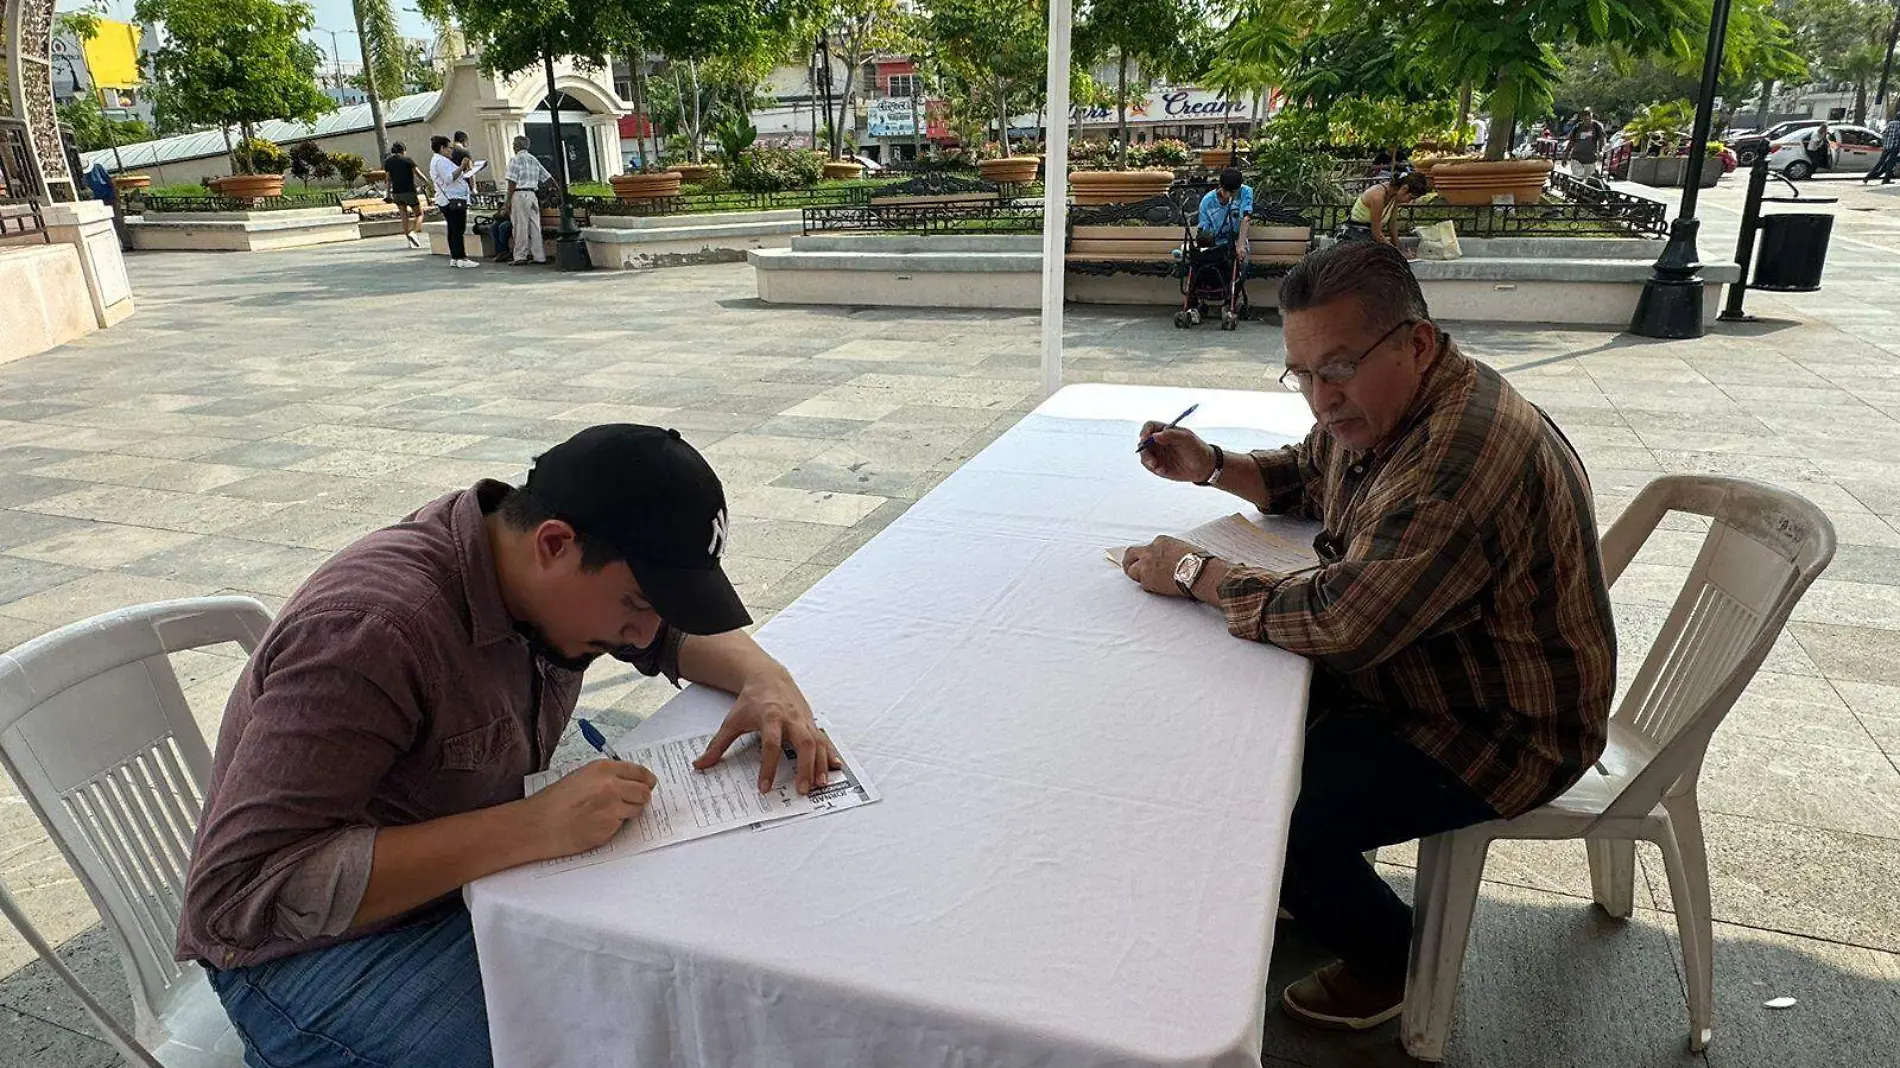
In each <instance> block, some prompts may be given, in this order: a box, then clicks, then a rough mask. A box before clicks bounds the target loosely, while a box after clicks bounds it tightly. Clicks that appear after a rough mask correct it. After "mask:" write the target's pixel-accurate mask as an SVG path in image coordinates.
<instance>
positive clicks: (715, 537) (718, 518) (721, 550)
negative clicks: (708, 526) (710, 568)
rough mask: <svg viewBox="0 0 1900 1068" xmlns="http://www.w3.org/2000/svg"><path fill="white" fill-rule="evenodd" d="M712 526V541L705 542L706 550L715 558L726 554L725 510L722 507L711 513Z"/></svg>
mask: <svg viewBox="0 0 1900 1068" xmlns="http://www.w3.org/2000/svg"><path fill="white" fill-rule="evenodd" d="M712 527H713V531H712V541H710V542H707V543H706V551H707V552H708V553H711V554H712V557H713V559H715V560H717V559H718V558H720V557H722V556H724V555H726V510H725V509H724V508H721V509H719V510H718V511H717V512H714V513H713V524H712Z"/></svg>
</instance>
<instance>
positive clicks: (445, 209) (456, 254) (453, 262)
mask: <svg viewBox="0 0 1900 1068" xmlns="http://www.w3.org/2000/svg"><path fill="white" fill-rule="evenodd" d="M450 145H451V143H450V141H449V139H448V138H446V137H443V136H441V135H440V134H438V135H436V136H435V137H431V138H429V148H430V149H431V150H433V151H434V152H435V156H434V158H432V159H431V160H429V181H430V182H432V183H433V184H434V185H435V202H436V204H437V205H438V206H439V207H441V209H442V220H443V221H444V222H446V223H448V224H449V266H451V267H480V266H481V264H479V263H476V262H475V261H474V260H471V259H469V258H468V248H467V246H466V245H465V244H464V240H463V239H464V235H465V234H466V233H467V232H468V175H469V167H470V161H469V160H468V159H466V158H465V159H463V160H462V162H460V163H457V162H455V161H454V160H453V159H451V158H450V156H449V151H450Z"/></svg>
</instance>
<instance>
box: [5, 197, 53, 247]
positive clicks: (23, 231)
mask: <svg viewBox="0 0 1900 1068" xmlns="http://www.w3.org/2000/svg"><path fill="white" fill-rule="evenodd" d="M34 234H38V235H39V239H40V241H42V242H45V243H49V244H50V243H51V242H52V240H53V238H52V235H50V234H48V233H47V232H46V218H45V216H43V215H41V214H40V202H39V199H38V198H37V197H13V198H0V241H4V242H6V243H7V244H13V245H17V244H22V243H25V241H26V239H27V238H29V237H30V236H31V235H34Z"/></svg>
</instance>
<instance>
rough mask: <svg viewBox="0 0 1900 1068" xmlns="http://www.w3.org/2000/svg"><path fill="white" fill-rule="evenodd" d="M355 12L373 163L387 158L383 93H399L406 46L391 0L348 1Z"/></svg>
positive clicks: (387, 135)
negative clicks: (373, 135) (373, 133)
mask: <svg viewBox="0 0 1900 1068" xmlns="http://www.w3.org/2000/svg"><path fill="white" fill-rule="evenodd" d="M350 7H351V8H352V9H353V10H354V13H355V15H356V39H357V40H358V41H360V42H362V45H363V91H364V93H365V94H367V95H368V96H369V117H370V121H371V122H373V123H374V124H375V125H376V165H377V166H378V167H380V166H382V161H383V160H385V159H387V158H388V157H389V130H388V129H387V128H385V127H384V126H383V96H384V94H386V93H394V92H400V91H401V89H402V84H403V56H404V54H405V48H406V46H405V45H404V43H403V39H402V30H401V29H400V28H399V27H398V26H397V25H396V8H395V6H394V5H393V4H392V3H391V2H390V0H350Z"/></svg>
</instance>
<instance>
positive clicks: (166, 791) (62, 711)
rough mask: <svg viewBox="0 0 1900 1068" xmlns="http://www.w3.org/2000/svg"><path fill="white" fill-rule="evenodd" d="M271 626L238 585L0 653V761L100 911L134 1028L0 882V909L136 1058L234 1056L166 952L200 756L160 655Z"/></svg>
mask: <svg viewBox="0 0 1900 1068" xmlns="http://www.w3.org/2000/svg"><path fill="white" fill-rule="evenodd" d="M269 626H270V613H269V612H267V611H266V610H265V608H264V606H263V605H261V604H259V603H257V602H256V601H254V600H251V599H250V598H248V597H206V598H199V599H193V600H183V601H166V602H162V603H159V604H149V605H141V606H139V607H137V608H126V609H121V610H119V611H116V612H109V613H106V614H104V615H100V616H94V617H93V618H91V619H88V620H84V621H82V622H79V623H73V624H70V625H68V626H65V627H62V628H60V629H59V630H56V631H54V632H52V633H51V634H47V635H45V636H43V637H40V638H36V639H34V640H32V641H30V642H27V643H26V644H25V645H22V646H20V647H18V648H16V649H14V650H13V651H12V652H9V653H6V654H4V655H0V765H4V766H5V767H6V770H7V773H8V774H9V775H11V776H12V777H13V781H14V782H15V783H17V784H18V785H19V788H20V792H21V793H22V794H24V795H25V796H26V800H27V803H28V804H30V805H32V806H33V812H34V814H35V815H37V816H38V817H39V818H40V822H41V823H42V824H44V825H45V826H46V830H47V833H48V835H49V836H51V838H52V839H53V841H54V842H55V843H56V844H58V846H59V849H60V852H61V853H63V854H65V856H66V861H67V863H69V864H71V865H72V868H73V871H74V872H75V873H77V874H78V876H79V881H80V882H81V883H82V884H83V885H84V886H85V888H86V894H87V896H88V897H90V898H92V903H93V906H94V907H95V908H97V909H98V910H99V915H100V916H101V917H102V918H103V919H104V920H105V926H106V930H107V931H108V932H109V933H110V934H111V936H112V939H113V942H114V944H115V946H116V947H117V949H118V950H119V956H120V959H121V961H122V962H123V963H124V965H125V976H126V982H127V985H128V986H130V987H131V991H132V1005H133V1008H134V1011H135V1013H136V1016H137V1019H136V1020H135V1021H134V1024H133V1027H132V1029H131V1030H130V1031H128V1029H127V1028H126V1027H125V1025H124V1024H123V1023H122V1022H120V1021H119V1020H116V1019H114V1018H113V1017H112V1015H111V1013H109V1012H107V1011H106V1009H105V1008H104V1007H103V1006H102V1005H100V1004H99V1002H98V1000H97V999H96V998H94V997H93V996H92V994H91V993H90V992H88V991H87V990H86V989H85V988H84V987H83V986H81V985H80V983H79V980H78V979H77V978H76V977H75V976H74V975H73V973H72V972H71V970H69V969H68V968H67V967H66V966H65V964H63V963H62V962H61V961H60V960H59V958H58V957H56V956H54V955H53V951H52V947H50V946H48V945H47V944H46V941H45V939H43V938H42V937H40V934H39V932H38V931H36V930H35V929H34V928H33V926H32V924H31V923H29V922H28V920H27V918H26V916H25V914H24V913H22V912H21V910H20V908H19V906H18V905H17V903H16V902H15V901H14V900H13V898H12V897H11V895H9V894H7V892H6V888H5V887H4V886H0V912H4V913H5V915H6V917H7V919H8V920H10V921H12V923H13V925H14V926H15V927H17V928H19V930H20V933H21V934H22V935H23V936H24V937H25V938H26V941H27V944H28V945H30V946H32V947H33V951H34V952H35V953H38V954H39V956H40V959H41V960H44V961H45V962H46V964H47V966H48V967H50V968H51V969H52V970H53V971H54V973H55V974H57V975H58V976H59V977H60V979H62V980H64V981H65V983H66V985H67V986H69V987H71V988H72V990H73V993H74V994H75V995H77V996H78V998H79V1000H80V1003H81V1004H83V1005H84V1006H85V1008H86V1011H87V1013H89V1014H90V1015H91V1016H92V1018H93V1020H94V1021H95V1022H96V1023H97V1024H98V1025H99V1028H100V1029H101V1030H102V1031H103V1032H104V1033H105V1035H106V1037H107V1040H108V1041H109V1042H110V1043H111V1044H112V1045H113V1046H114V1047H115V1048H117V1049H118V1051H119V1053H120V1054H121V1055H122V1056H124V1057H125V1058H126V1060H128V1061H129V1062H131V1063H133V1064H142V1065H147V1066H150V1068H160V1066H164V1068H212V1066H217V1068H240V1066H241V1065H242V1064H243V1045H242V1043H241V1042H240V1040H239V1039H238V1037H237V1034H236V1032H235V1031H234V1030H233V1029H232V1027H231V1023H230V1020H229V1019H228V1018H227V1017H226V1016H225V1013H224V1007H223V1006H222V1005H221V1004H219V1002H218V999H217V995H216V994H215V993H213V992H212V990H211V987H210V986H209V984H207V983H206V982H205V978H204V973H203V971H202V970H201V969H200V968H198V967H197V966H196V965H189V964H186V965H181V964H178V963H176V962H175V961H173V960H172V949H173V945H174V944H175V943H176V941H177V935H178V912H179V907H180V902H181V901H182V900H183V898H184V886H185V871H186V868H187V866H188V865H189V863H190V860H191V845H192V839H193V836H194V835H195V834H196V832H197V829H198V821H199V819H200V817H201V815H202V812H203V804H204V794H205V785H206V783H207V782H208V781H209V779H210V777H211V754H210V753H209V752H208V751H207V750H206V748H205V741H204V737H203V736H202V735H201V734H200V733H199V732H198V726H197V724H196V723H195V722H194V721H193V720H192V717H191V709H190V708H189V707H188V706H187V705H186V703H185V695H184V692H183V691H182V690H180V689H179V686H178V677H177V675H176V674H174V673H173V671H172V666H171V661H170V660H169V659H168V657H167V654H169V653H173V652H177V651H179V650H183V649H193V648H198V647H200V646H205V645H215V644H219V643H222V642H237V643H238V644H239V645H241V646H243V647H244V650H245V651H246V652H250V651H252V650H254V649H255V648H256V647H257V642H258V640H259V639H260V638H262V637H263V635H264V631H265V629H266V628H267V627H269Z"/></svg>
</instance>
